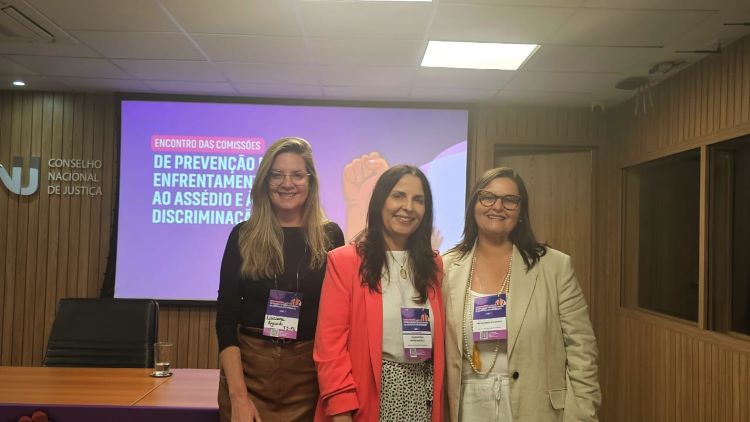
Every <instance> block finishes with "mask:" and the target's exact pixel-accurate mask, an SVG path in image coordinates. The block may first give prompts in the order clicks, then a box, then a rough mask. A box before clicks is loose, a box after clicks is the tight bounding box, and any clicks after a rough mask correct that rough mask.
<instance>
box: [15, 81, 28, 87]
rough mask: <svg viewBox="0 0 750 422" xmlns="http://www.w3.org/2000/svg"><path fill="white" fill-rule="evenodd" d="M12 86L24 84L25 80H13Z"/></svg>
mask: <svg viewBox="0 0 750 422" xmlns="http://www.w3.org/2000/svg"><path fill="white" fill-rule="evenodd" d="M13 86H26V82H24V81H21V80H16V81H13Z"/></svg>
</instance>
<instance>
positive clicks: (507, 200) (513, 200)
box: [477, 190, 521, 211]
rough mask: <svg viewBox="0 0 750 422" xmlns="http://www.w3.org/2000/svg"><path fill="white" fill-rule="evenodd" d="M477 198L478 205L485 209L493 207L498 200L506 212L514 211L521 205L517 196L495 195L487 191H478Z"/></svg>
mask: <svg viewBox="0 0 750 422" xmlns="http://www.w3.org/2000/svg"><path fill="white" fill-rule="evenodd" d="M477 198H478V199H479V203H481V204H482V205H484V206H485V207H487V208H489V207H491V206H493V205H495V202H497V200H498V199H499V200H500V205H502V206H503V208H505V209H506V210H508V211H513V210H516V209H517V208H518V206H519V205H521V197H520V196H518V195H495V194H494V193H492V192H490V191H488V190H480V191H479V192H478V193H477Z"/></svg>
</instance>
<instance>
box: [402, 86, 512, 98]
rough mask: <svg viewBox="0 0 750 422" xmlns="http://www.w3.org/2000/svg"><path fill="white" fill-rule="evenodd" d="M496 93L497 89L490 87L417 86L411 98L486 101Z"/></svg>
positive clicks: (412, 91)
mask: <svg viewBox="0 0 750 422" xmlns="http://www.w3.org/2000/svg"><path fill="white" fill-rule="evenodd" d="M496 93H497V91H496V90H490V89H471V88H454V87H425V86H417V87H414V88H412V90H411V98H412V99H413V100H420V101H453V102H485V101H489V100H491V99H492V98H493V97H494V96H495V94H496Z"/></svg>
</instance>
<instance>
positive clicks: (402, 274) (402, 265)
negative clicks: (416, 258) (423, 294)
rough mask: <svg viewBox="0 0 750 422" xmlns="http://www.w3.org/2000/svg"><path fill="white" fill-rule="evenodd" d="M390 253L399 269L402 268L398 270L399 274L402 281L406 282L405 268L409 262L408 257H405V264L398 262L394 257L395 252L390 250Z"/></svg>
mask: <svg viewBox="0 0 750 422" xmlns="http://www.w3.org/2000/svg"><path fill="white" fill-rule="evenodd" d="M388 253H389V254H390V255H391V258H393V260H394V261H396V264H398V266H399V267H401V268H400V269H399V270H398V274H399V275H400V276H401V278H402V279H404V280H406V275H407V274H406V268H404V265H406V261H408V260H409V257H408V256H405V257H404V262H398V259H396V257H395V256H394V255H393V252H392V251H391V250H390V249H389V250H388Z"/></svg>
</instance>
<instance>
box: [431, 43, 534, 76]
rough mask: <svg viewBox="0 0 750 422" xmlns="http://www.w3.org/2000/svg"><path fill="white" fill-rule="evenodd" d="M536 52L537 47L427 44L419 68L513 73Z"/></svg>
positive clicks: (529, 45) (497, 44)
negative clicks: (506, 71) (486, 70)
mask: <svg viewBox="0 0 750 422" xmlns="http://www.w3.org/2000/svg"><path fill="white" fill-rule="evenodd" d="M537 48H539V46H538V45H537V44H502V43H484V42H457V41H430V43H429V44H427V51H425V53H424V57H423V58H422V66H424V67H452V68H459V69H494V70H516V69H518V68H519V67H521V65H522V64H523V63H524V62H525V61H526V60H527V59H528V58H529V57H531V55H532V54H533V53H534V51H536V49H537Z"/></svg>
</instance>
